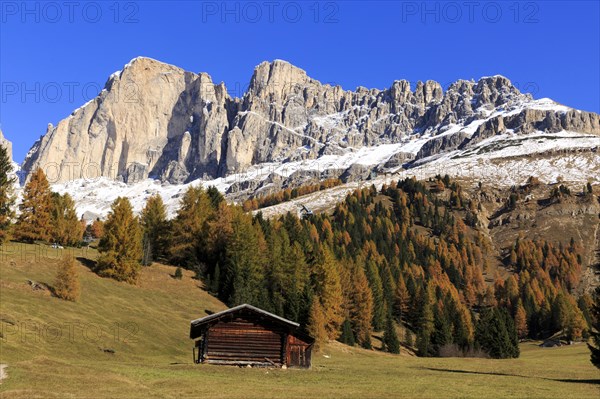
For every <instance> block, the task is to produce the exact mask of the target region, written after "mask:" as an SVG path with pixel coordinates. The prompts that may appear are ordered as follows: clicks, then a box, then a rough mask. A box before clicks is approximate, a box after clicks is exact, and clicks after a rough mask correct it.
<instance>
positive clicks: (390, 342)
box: [383, 312, 400, 353]
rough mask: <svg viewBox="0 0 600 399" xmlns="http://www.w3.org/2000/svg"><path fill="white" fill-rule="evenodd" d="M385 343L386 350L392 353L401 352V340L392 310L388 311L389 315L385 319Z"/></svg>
mask: <svg viewBox="0 0 600 399" xmlns="http://www.w3.org/2000/svg"><path fill="white" fill-rule="evenodd" d="M383 344H384V345H385V350H386V351H388V352H390V353H400V340H399V339H398V334H397V333H396V327H395V326H394V319H393V317H392V314H391V312H388V316H387V318H386V321H385V331H384V332H383Z"/></svg>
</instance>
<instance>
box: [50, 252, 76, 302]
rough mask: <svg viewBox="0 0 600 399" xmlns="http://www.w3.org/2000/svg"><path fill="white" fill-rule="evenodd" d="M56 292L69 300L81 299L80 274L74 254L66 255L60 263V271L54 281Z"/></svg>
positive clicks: (60, 296) (58, 295)
mask: <svg viewBox="0 0 600 399" xmlns="http://www.w3.org/2000/svg"><path fill="white" fill-rule="evenodd" d="M54 294H55V295H56V296H57V297H59V298H61V299H64V300H67V301H76V300H77V299H79V294H80V286H79V275H78V273H77V264H76V263H75V259H74V258H73V256H70V255H65V256H64V257H63V259H62V261H61V263H60V264H59V265H58V272H57V273H56V280H55V283H54Z"/></svg>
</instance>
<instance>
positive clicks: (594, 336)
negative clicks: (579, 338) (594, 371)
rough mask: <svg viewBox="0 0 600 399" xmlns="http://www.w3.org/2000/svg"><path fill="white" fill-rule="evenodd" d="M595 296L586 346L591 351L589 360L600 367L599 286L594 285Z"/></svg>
mask: <svg viewBox="0 0 600 399" xmlns="http://www.w3.org/2000/svg"><path fill="white" fill-rule="evenodd" d="M595 297H596V298H595V300H594V306H592V309H591V316H592V326H591V329H590V330H591V331H590V336H591V342H589V343H588V348H589V349H590V352H591V354H590V361H591V362H592V364H593V365H594V366H596V367H598V368H599V369H600V287H596V291H595Z"/></svg>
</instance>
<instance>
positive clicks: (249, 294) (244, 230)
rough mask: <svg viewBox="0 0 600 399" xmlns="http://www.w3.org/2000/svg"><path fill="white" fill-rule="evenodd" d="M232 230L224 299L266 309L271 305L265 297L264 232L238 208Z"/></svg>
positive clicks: (265, 260) (226, 262)
mask: <svg viewBox="0 0 600 399" xmlns="http://www.w3.org/2000/svg"><path fill="white" fill-rule="evenodd" d="M232 231H233V232H232V235H231V239H230V242H229V243H228V245H227V248H226V251H225V270H224V271H225V276H224V278H223V280H224V282H225V284H226V286H225V287H223V288H222V290H221V291H222V292H223V295H224V296H225V297H224V298H223V299H225V300H226V301H227V302H228V304H229V305H230V306H236V305H240V304H242V303H249V304H252V305H255V306H259V307H261V306H262V307H264V306H265V305H268V304H266V303H264V302H265V300H264V299H265V298H264V297H263V295H265V294H268V292H267V290H265V289H264V280H265V266H266V262H267V258H266V252H267V245H266V242H265V239H264V236H263V234H262V230H261V229H260V226H254V225H253V224H252V217H251V216H250V215H248V214H245V213H243V212H242V211H241V209H239V208H236V210H235V213H234V216H233V219H232ZM222 272H223V270H222Z"/></svg>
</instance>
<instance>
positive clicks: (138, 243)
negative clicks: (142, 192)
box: [96, 197, 142, 284]
mask: <svg viewBox="0 0 600 399" xmlns="http://www.w3.org/2000/svg"><path fill="white" fill-rule="evenodd" d="M98 252H99V253H100V254H99V257H98V262H97V265H96V271H97V273H98V274H99V275H100V276H103V277H110V278H114V279H115V280H119V281H126V282H128V283H131V284H133V283H135V282H136V281H137V278H138V274H139V271H140V266H141V260H142V231H141V227H140V224H139V222H138V219H137V218H136V217H134V216H133V210H132V208H131V203H130V202H129V200H128V199H127V198H123V197H119V198H117V199H116V200H115V202H113V204H112V207H111V211H110V213H109V214H108V217H107V219H106V223H105V224H104V235H103V236H102V239H100V243H99V244H98Z"/></svg>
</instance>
